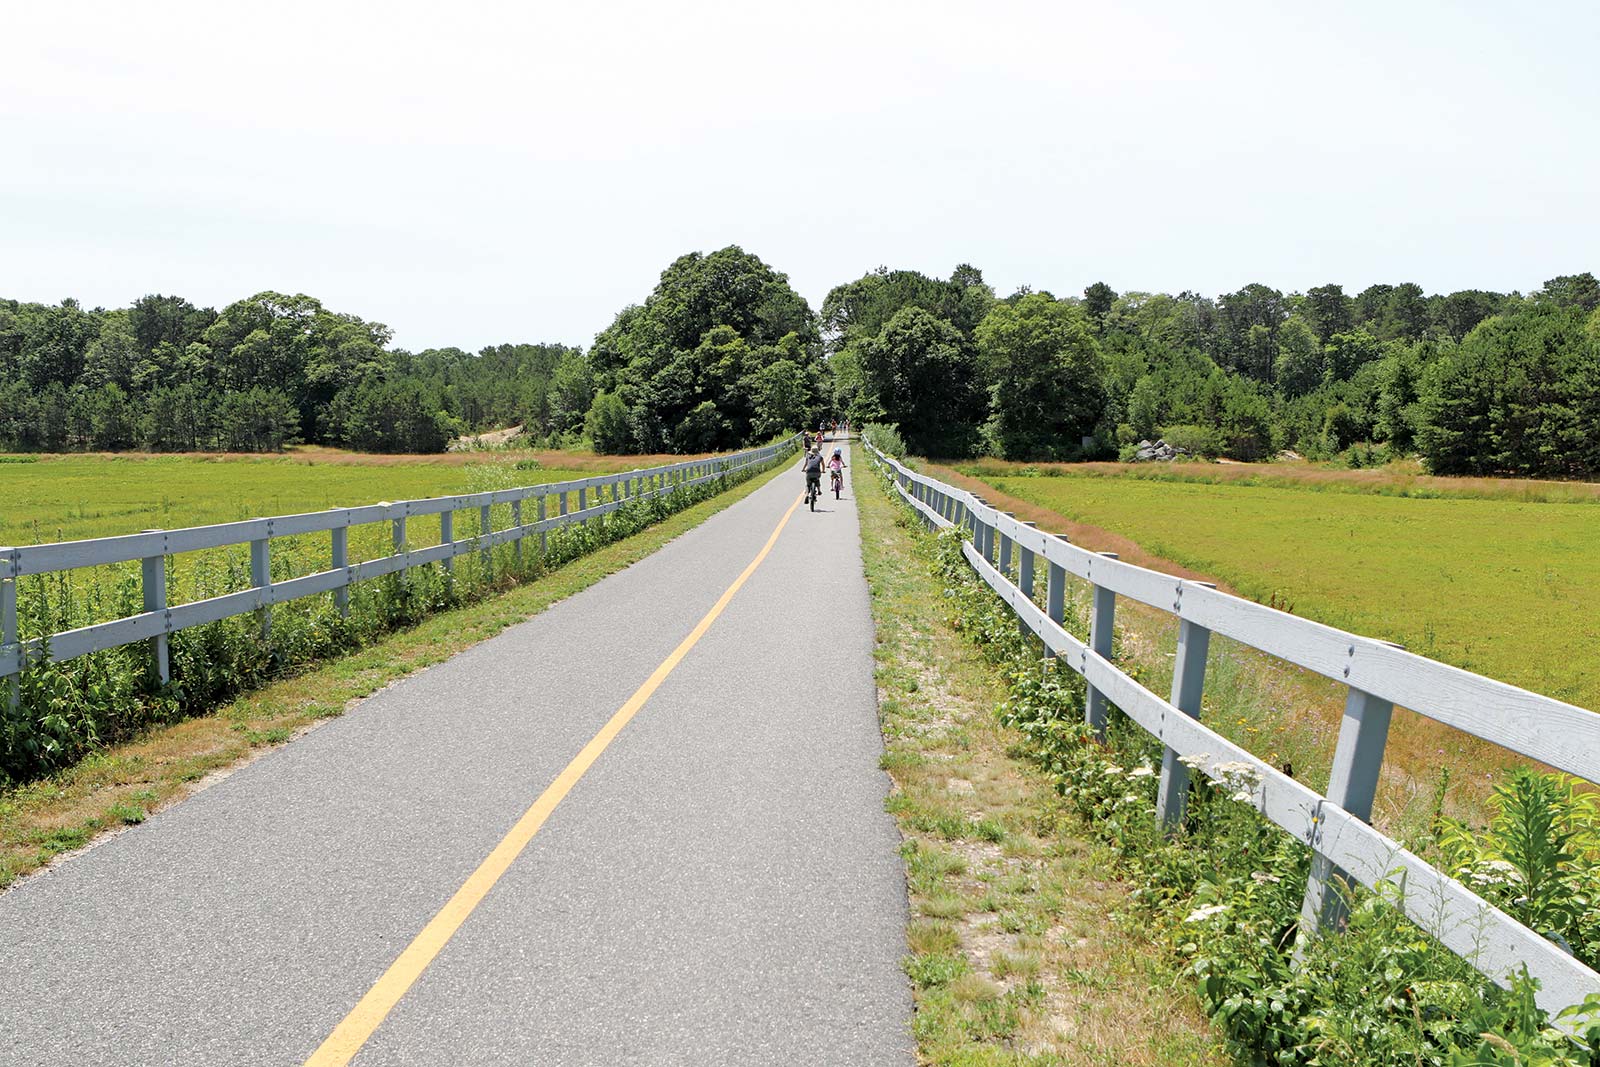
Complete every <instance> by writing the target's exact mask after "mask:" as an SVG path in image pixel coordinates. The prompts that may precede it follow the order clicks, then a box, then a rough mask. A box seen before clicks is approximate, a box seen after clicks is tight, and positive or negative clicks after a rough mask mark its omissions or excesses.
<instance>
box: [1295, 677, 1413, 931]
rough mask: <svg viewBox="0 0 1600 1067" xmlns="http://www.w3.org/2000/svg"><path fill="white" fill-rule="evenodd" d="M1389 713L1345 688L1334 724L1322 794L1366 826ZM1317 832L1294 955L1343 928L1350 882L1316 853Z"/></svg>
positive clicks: (1387, 706) (1380, 702) (1384, 704)
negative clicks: (1335, 740) (1329, 767)
mask: <svg viewBox="0 0 1600 1067" xmlns="http://www.w3.org/2000/svg"><path fill="white" fill-rule="evenodd" d="M1393 714H1394V705H1393V704H1392V703H1390V702H1389V701H1387V700H1384V699H1382V698H1380V697H1375V696H1373V695H1372V694H1371V693H1364V692H1362V691H1361V690H1359V689H1355V688H1351V689H1350V691H1349V693H1348V694H1347V695H1346V697H1345V702H1344V721H1343V722H1341V723H1340V724H1339V742H1338V744H1337V745H1336V746H1335V748H1334V750H1333V768H1332V770H1331V771H1330V772H1329V775H1328V791H1327V793H1326V794H1325V795H1326V796H1327V798H1328V799H1329V800H1331V801H1332V802H1333V803H1335V804H1337V805H1338V806H1339V807H1341V808H1343V809H1344V810H1345V811H1348V812H1349V813H1350V814H1351V815H1354V816H1355V817H1356V818H1358V819H1360V820H1361V821H1362V822H1366V823H1370V822H1371V821H1372V802H1373V799H1374V798H1375V797H1376V796H1377V793H1378V773H1379V772H1380V771H1381V770H1383V749H1384V746H1385V745H1386V744H1387V743H1388V739H1389V719H1390V717H1391V716H1392V715H1393ZM1321 829H1322V824H1321V823H1320V821H1319V822H1318V824H1317V828H1316V830H1315V831H1314V832H1313V837H1312V842H1311V847H1312V853H1311V877H1310V879H1309V880H1308V881H1307V882H1306V897H1305V902H1304V904H1303V905H1302V906H1301V909H1300V935H1299V941H1298V943H1297V944H1296V952H1297V954H1298V952H1299V950H1300V949H1301V948H1302V947H1303V946H1304V945H1306V944H1307V943H1309V939H1310V938H1311V937H1314V936H1315V935H1316V934H1317V933H1319V932H1321V931H1325V930H1341V929H1343V928H1344V923H1345V919H1346V917H1347V916H1348V914H1349V907H1348V902H1347V901H1346V899H1345V893H1344V892H1343V889H1342V885H1343V883H1347V882H1349V880H1350V878H1349V876H1348V875H1347V874H1345V872H1344V871H1342V870H1340V869H1339V867H1338V866H1337V865H1336V864H1335V863H1334V862H1333V861H1332V860H1330V859H1328V858H1327V857H1326V856H1324V855H1323V854H1322V853H1321V852H1320V851H1317V850H1316V846H1317V844H1318V840H1319V838H1320V834H1321Z"/></svg>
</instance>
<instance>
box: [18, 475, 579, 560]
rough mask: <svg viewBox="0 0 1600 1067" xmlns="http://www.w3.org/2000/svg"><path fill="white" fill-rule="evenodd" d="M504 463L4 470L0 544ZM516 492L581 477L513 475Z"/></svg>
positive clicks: (345, 498)
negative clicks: (527, 486)
mask: <svg viewBox="0 0 1600 1067" xmlns="http://www.w3.org/2000/svg"><path fill="white" fill-rule="evenodd" d="M510 466H511V464H510V463H509V462H506V463H499V464H497V463H495V462H494V461H493V460H492V459H486V460H484V461H483V462H481V463H466V464H462V463H459V462H443V461H439V462H429V461H427V460H415V459H409V458H408V459H405V460H402V461H397V462H383V463H379V462H374V463H371V464H367V463H350V462H329V463H318V462H307V461H306V460H304V459H297V458H294V457H291V456H271V457H262V458H259V459H257V458H250V459H243V458H234V457H229V458H226V459H222V458H213V457H198V456H129V457H121V456H71V457H61V458H51V459H46V460H43V461H41V462H38V463H8V464H4V465H0V545H34V544H41V543H46V542H51V541H76V540H80V539H84V538H90V537H109V536H113V535H116V534H128V533H137V532H138V531H140V530H147V529H178V528H180V527H184V526H203V525H208V524H210V523H218V522H235V521H238V520H240V519H253V518H257V517H260V516H266V515H288V514H293V513H296V512H302V511H319V510H321V509H323V508H331V507H353V506H356V505H359V504H374V503H377V502H378V501H380V500H412V499H417V498H419V497H430V496H446V495H449V494H452V493H466V492H472V491H475V490H477V489H480V488H500V486H499V485H494V486H487V485H485V486H480V485H479V484H478V483H479V482H480V481H482V480H483V476H484V474H485V473H486V472H489V471H494V472H496V473H498V472H500V471H503V470H505V469H506V468H508V467H510ZM515 474H516V479H515V484H518V485H534V484H538V483H543V482H553V481H562V480H564V479H567V478H579V477H583V476H584V475H583V473H582V472H579V471H576V470H562V469H559V468H542V469H537V470H517V471H516V472H515Z"/></svg>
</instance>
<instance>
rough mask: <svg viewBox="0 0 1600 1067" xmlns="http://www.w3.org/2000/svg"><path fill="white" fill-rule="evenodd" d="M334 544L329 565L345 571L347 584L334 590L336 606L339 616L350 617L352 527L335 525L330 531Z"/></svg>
mask: <svg viewBox="0 0 1600 1067" xmlns="http://www.w3.org/2000/svg"><path fill="white" fill-rule="evenodd" d="M329 510H330V511H342V510H344V509H343V508H330V509H329ZM328 534H329V538H330V540H331V541H332V546H331V547H330V550H329V552H328V565H329V567H330V568H331V569H332V570H336V571H344V572H345V574H344V582H345V584H343V585H341V586H339V587H338V588H337V589H335V590H334V591H333V604H334V607H336V608H338V609H339V617H340V618H341V619H348V618H349V617H350V527H349V526H335V527H334V528H333V529H332V530H330V531H328Z"/></svg>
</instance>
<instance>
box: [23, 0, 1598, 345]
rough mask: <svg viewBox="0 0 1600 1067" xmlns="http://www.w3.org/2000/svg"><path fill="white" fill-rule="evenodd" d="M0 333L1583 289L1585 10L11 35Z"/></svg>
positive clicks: (649, 10)
mask: <svg viewBox="0 0 1600 1067" xmlns="http://www.w3.org/2000/svg"><path fill="white" fill-rule="evenodd" d="M0 25H3V27H4V29H3V34H4V37H5V42H6V43H5V47H4V49H3V51H4V59H3V60H0V296H9V297H13V298H18V299H26V300H40V301H51V302H53V301H56V300H59V299H61V298H62V297H65V296H76V297H78V298H79V299H80V300H82V301H83V302H84V303H85V304H86V305H91V306H92V305H105V306H122V305H126V304H127V303H129V302H130V301H132V300H133V299H135V298H137V297H138V296H140V295H141V294H144V293H151V292H163V293H177V294H181V295H183V296H185V297H188V298H189V299H191V300H193V301H195V302H196V303H201V304H209V305H214V306H219V307H220V306H221V305H223V304H225V303H227V302H228V301H230V300H234V299H237V298H240V297H243V296H247V295H249V294H251V293H254V292H257V291H260V290H262V289H276V290H280V291H285V292H306V293H310V294H312V295H313V296H317V297H319V298H321V299H322V301H323V302H324V303H325V304H326V305H328V306H329V307H331V308H333V309H335V310H339V311H349V312H353V313H355V314H358V315H361V316H362V317H364V318H368V319H377V320H379V321H382V322H386V323H388V324H389V325H390V326H391V327H392V328H393V329H394V331H395V341H396V343H397V344H400V345H403V346H406V347H410V348H413V349H418V348H424V347H428V346H433V345H447V344H455V345H459V346H461V347H464V348H477V347H480V346H482V345H485V344H491V343H496V342H501V341H539V340H551V341H564V342H568V343H581V344H587V343H588V342H589V341H590V340H591V339H592V338H593V335H594V334H595V332H596V331H597V330H599V329H601V328H603V327H604V326H606V325H607V324H608V323H609V322H610V321H611V318H612V316H613V315H614V314H615V312H616V311H617V310H618V309H619V308H621V307H622V306H623V305H624V304H627V303H632V302H637V301H639V300H642V299H643V298H644V297H645V295H646V294H647V293H648V292H649V290H650V287H651V286H652V285H653V284H654V283H655V280H656V278H657V276H658V275H659V274H660V272H661V270H662V268H664V267H665V266H666V265H667V264H668V263H669V262H670V261H671V260H672V259H673V258H674V257H675V256H677V255H679V254H681V253H683V252H686V251H690V250H697V249H698V250H710V249H713V248H718V247H721V246H723V245H726V244H730V243H736V244H739V245H742V246H744V247H745V248H746V249H748V250H750V251H753V252H755V253H757V254H758V255H760V256H761V257H762V258H763V259H765V260H766V261H767V262H768V263H770V264H772V265H774V266H775V267H777V268H778V269H779V270H782V271H784V272H786V273H787V274H788V275H789V276H790V278H791V280H792V281H793V282H794V284H795V286H796V287H797V288H798V289H799V290H800V292H801V293H803V294H804V295H805V296H806V297H807V298H808V299H809V300H810V301H811V302H812V304H813V306H819V305H820V304H821V301H822V298H823V296H824V295H825V294H826V293H827V291H828V289H829V288H831V287H832V286H833V285H835V284H837V283H839V282H842V281H847V280H849V279H851V278H855V277H858V276H860V275H861V274H862V273H864V272H866V271H868V270H871V269H873V268H875V267H877V266H879V265H880V264H887V265H889V266H893V267H909V268H915V269H918V270H923V271H926V272H928V273H931V274H938V275H941V276H943V275H948V273H949V271H950V270H951V268H953V267H954V266H955V265H956V264H957V263H960V262H970V263H973V264H975V265H977V266H978V267H980V268H982V269H983V271H984V273H985V276H986V277H987V279H988V280H989V281H990V282H991V283H992V284H993V285H994V286H995V288H996V289H997V290H999V291H1000V292H1001V293H1002V294H1004V293H1007V292H1010V291H1011V290H1013V289H1014V288H1015V287H1016V286H1018V285H1019V284H1022V283H1028V284H1031V285H1033V286H1034V287H1035V288H1043V289H1049V290H1051V291H1053V292H1055V293H1057V294H1058V295H1066V294H1071V293H1077V292H1080V291H1081V290H1082V289H1083V287H1084V286H1085V285H1087V284H1088V283H1090V282H1092V281H1095V280H1097V279H1104V280H1105V281H1107V282H1109V283H1110V284H1111V285H1112V286H1113V287H1114V288H1116V289H1118V290H1119V291H1120V290H1126V289H1130V288H1133V289H1157V290H1166V291H1172V292H1176V291H1178V290H1180V289H1184V288H1191V289H1197V290H1200V291H1202V292H1206V293H1211V294H1215V293H1217V292H1221V291H1225V290H1231V289H1235V288H1237V287H1239V286H1240V285H1242V284H1244V283H1246V282H1250V281H1263V282H1267V283H1269V284H1272V285H1274V286H1278V287H1280V288H1283V289H1286V290H1288V289H1304V288H1306V287H1308V286H1312V285H1317V284H1321V283H1323V282H1326V281H1330V280H1331V281H1338V282H1340V283H1342V284H1344V285H1345V287H1346V289H1347V290H1348V291H1352V292H1353V291H1355V290H1358V289H1360V288H1362V287H1364V286H1365V285H1367V284H1369V283H1371V282H1374V281H1404V280H1411V281H1416V282H1418V283H1420V284H1421V285H1422V286H1423V287H1424V288H1426V289H1428V290H1429V291H1448V290H1451V289H1457V288H1466V287H1481V288H1492V289H1502V290H1509V289H1521V290H1524V291H1526V290H1528V289H1531V288H1534V287H1536V286H1538V285H1539V284H1540V283H1541V282H1542V281H1543V280H1544V279H1546V278H1548V277H1551V276H1553V275H1555V274H1566V273H1574V272H1577V271H1582V270H1600V211H1597V210H1596V208H1597V205H1600V121H1597V120H1600V82H1597V78H1596V62H1597V60H1596V58H1595V57H1596V56H1597V55H1600V47H1597V46H1600V5H1595V4H1593V3H1587V2H1583V3H1579V2H1572V3H1565V2H1563V3H1556V2H1547V3H1541V4H1526V5H1511V4H1505V3H1498V2H1493V3H1491V2H1484V3H1477V2H1472V3H1467V2H1462V3H1443V2H1432V0H1429V2H1417V0H1384V2H1371V3H1349V4H1316V5H1312V4H1294V3H1284V2H1274V3H1267V2H1261V3H1233V2H1227V0H1215V2H1209V3H1195V2H1193V0H1187V2H1182V3H1161V2H1147V3H1140V4H1112V3H1106V2H1105V0H1097V2H1095V3H1075V2H1058V3H1050V2H1041V3H1003V2H993V0H989V2H973V0H961V2H959V3H942V2H929V0H917V2H915V3H875V2H872V0H849V2H839V3H836V2H833V0H824V2H817V0H811V2H804V3H797V2H793V0H791V2H786V3H770V4H769V3H756V2H749V0H746V2H739V3H708V2H698V3H673V2H670V0H657V2H647V3H603V2H595V3H562V4H559V5H558V4H552V3H519V4H505V5H488V4H472V3H441V2H438V0H433V2H430V3H426V4H412V3H396V2H386V3H371V4H365V3H363V4H355V3H346V2H342V0H337V2H335V0H324V2H321V3H314V4H309V3H308V4H302V3H284V2H274V3H270V4H249V5H244V4H229V3H217V2H215V0H213V2H210V3H203V4H201V3H194V4H177V3H158V2H152V3H137V4H135V3H127V2H126V0H119V2H116V3H72V4H66V3H21V2H18V3H12V4H8V5H6V8H5V10H4V13H3V16H0Z"/></svg>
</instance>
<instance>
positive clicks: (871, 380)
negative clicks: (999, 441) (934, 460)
mask: <svg viewBox="0 0 1600 1067" xmlns="http://www.w3.org/2000/svg"><path fill="white" fill-rule="evenodd" d="M859 353H860V358H861V374H862V382H863V391H864V392H865V393H866V394H867V395H868V396H870V397H871V402H870V403H871V407H872V408H873V409H874V410H875V411H876V412H877V413H878V415H877V418H878V419H879V421H884V422H890V423H897V424H899V426H900V429H901V434H902V435H903V436H904V438H905V441H906V445H907V447H908V448H910V449H911V450H912V451H913V452H915V453H918V454H921V455H946V456H961V455H966V454H967V453H968V452H969V451H970V450H971V448H972V446H973V444H974V438H975V436H976V430H977V424H978V421H979V419H980V417H981V414H982V411H983V406H984V405H983V396H982V391H981V389H980V386H979V382H978V376H977V367H976V360H975V358H974V353H973V351H972V347H971V345H969V344H968V342H967V339H966V338H965V337H964V336H962V334H961V331H960V330H958V329H956V327H954V326H953V325H951V324H950V323H948V322H946V321H945V320H943V319H940V318H937V317H936V316H934V315H933V314H932V313H931V312H928V311H926V310H924V309H922V308H920V307H907V308H902V309H901V310H900V311H897V312H895V314H894V315H893V317H891V318H890V319H889V321H888V322H886V323H885V324H884V326H883V329H882V330H881V331H879V333H878V335H877V336H876V337H873V338H870V339H868V340H866V341H863V342H861V344H860V345H859Z"/></svg>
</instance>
